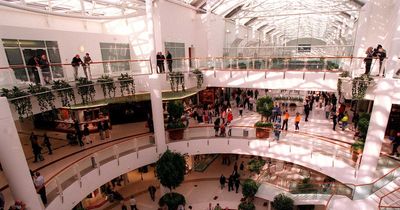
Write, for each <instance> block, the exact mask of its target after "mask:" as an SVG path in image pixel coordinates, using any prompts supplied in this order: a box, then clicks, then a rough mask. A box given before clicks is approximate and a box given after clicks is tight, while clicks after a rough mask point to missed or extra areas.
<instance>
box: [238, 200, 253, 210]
mask: <svg viewBox="0 0 400 210" xmlns="http://www.w3.org/2000/svg"><path fill="white" fill-rule="evenodd" d="M255 209H256V206H255V205H254V204H253V203H252V202H247V201H245V202H241V203H240V204H239V206H238V210H255Z"/></svg>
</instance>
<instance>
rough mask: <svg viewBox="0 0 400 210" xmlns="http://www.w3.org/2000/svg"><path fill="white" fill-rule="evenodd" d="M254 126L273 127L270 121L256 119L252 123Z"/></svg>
mask: <svg viewBox="0 0 400 210" xmlns="http://www.w3.org/2000/svg"><path fill="white" fill-rule="evenodd" d="M254 127H263V128H272V127H274V124H272V123H271V122H261V121H258V122H256V123H255V124H254Z"/></svg>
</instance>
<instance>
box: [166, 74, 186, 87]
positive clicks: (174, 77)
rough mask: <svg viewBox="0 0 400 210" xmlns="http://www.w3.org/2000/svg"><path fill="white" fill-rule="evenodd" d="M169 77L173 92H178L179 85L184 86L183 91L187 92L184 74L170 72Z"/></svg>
mask: <svg viewBox="0 0 400 210" xmlns="http://www.w3.org/2000/svg"><path fill="white" fill-rule="evenodd" d="M168 77H169V83H170V85H171V90H172V91H175V92H178V90H179V85H181V86H182V91H185V77H184V75H183V73H182V72H169V73H168Z"/></svg>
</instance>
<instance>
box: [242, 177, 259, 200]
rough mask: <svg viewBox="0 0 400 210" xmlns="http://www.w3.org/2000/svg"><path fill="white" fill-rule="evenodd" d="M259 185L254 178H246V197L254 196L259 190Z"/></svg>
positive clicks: (244, 190)
mask: <svg viewBox="0 0 400 210" xmlns="http://www.w3.org/2000/svg"><path fill="white" fill-rule="evenodd" d="M258 187H260V185H259V184H257V183H256V181H254V180H252V179H246V180H245V181H244V182H243V184H242V194H243V196H244V197H245V198H253V197H254V196H255V195H256V193H257V191H258Z"/></svg>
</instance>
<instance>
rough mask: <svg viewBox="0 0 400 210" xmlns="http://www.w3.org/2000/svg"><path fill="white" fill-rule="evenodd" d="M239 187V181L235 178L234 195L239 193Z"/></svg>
mask: <svg viewBox="0 0 400 210" xmlns="http://www.w3.org/2000/svg"><path fill="white" fill-rule="evenodd" d="M239 186H240V179H239V178H238V177H237V178H236V179H235V188H236V193H238V192H239Z"/></svg>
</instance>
